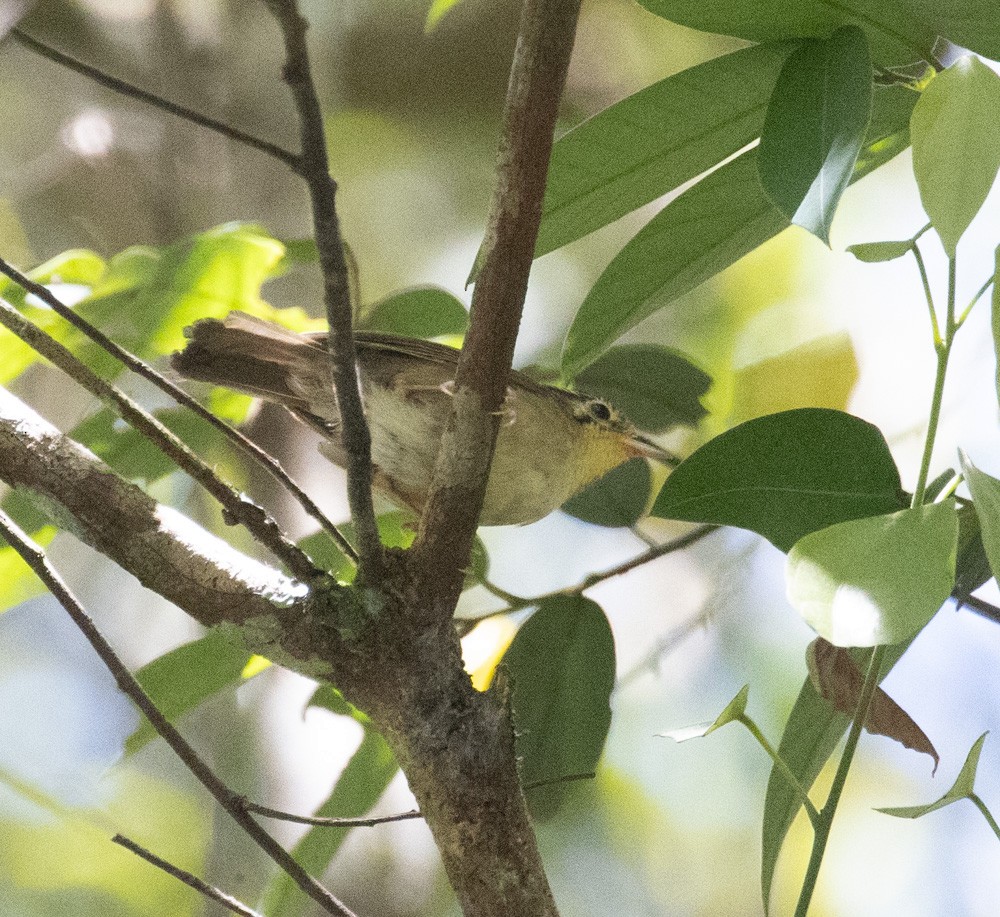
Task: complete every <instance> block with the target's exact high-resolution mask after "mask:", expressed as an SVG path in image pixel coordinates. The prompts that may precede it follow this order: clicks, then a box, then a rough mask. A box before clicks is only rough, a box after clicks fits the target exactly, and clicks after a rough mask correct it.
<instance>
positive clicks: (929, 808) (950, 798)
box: [875, 732, 989, 818]
mask: <svg viewBox="0 0 1000 917" xmlns="http://www.w3.org/2000/svg"><path fill="white" fill-rule="evenodd" d="M988 735H989V733H988V732H984V733H983V734H982V735H981V736H980V737H979V738H978V739H976V741H975V742H974V743H973V745H972V748H970V749H969V753H968V755H966V757H965V763H964V764H963V765H962V769H961V771H959V774H958V777H956V778H955V782H954V783H953V784H952V787H951V789H950V790H948V792H947V793H945V794H944V796H942V797H941V798H940V799H938V800H935V801H934V802H929V803H927V804H926V805H922V806H898V807H895V806H894V807H890V808H885V809H876V810H875V811H876V812H883V813H884V814H886V815H895V816H896V818H920V817H921V816H923V815H927V814H928V813H929V812H935V811H937V810H938V809H943V808H944V807H945V806H950V805H951V804H952V803H953V802H958V801H959V800H960V799H968V798H969V797H970V796H972V795H974V794H975V792H976V770H977V769H978V767H979V756H980V755H981V754H982V751H983V743H985V741H986V736H988Z"/></svg>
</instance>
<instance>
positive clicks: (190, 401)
mask: <svg viewBox="0 0 1000 917" xmlns="http://www.w3.org/2000/svg"><path fill="white" fill-rule="evenodd" d="M0 274H6V276H8V277H9V278H10V279H11V280H13V281H14V283H16V284H17V285H18V286H19V287H22V288H23V289H24V290H26V291H27V292H29V293H31V294H33V295H34V296H36V297H38V299H40V300H42V302H44V303H45V304H46V305H47V306H49V307H50V308H51V309H52V311H53V312H56V313H57V314H59V315H61V316H62V317H63V318H64V319H66V321H68V322H69V323H70V324H71V325H73V327H75V328H77V329H79V330H80V331H82V332H83V333H84V334H85V335H86V336H87V337H89V338H90V339H91V340H92V341H93V342H94V343H95V344H97V345H98V346H99V347H101V348H103V349H104V350H105V351H106V352H107V353H109V354H111V355H112V356H113V357H114V358H115V359H116V360H119V361H120V362H121V363H122V364H124V365H125V366H127V367H128V368H129V369H130V370H132V372H134V373H135V374H136V375H138V376H141V377H142V378H143V379H146V380H147V381H149V382H151V383H152V384H153V385H155V386H156V387H157V388H158V389H160V390H161V391H163V392H166V394H168V395H169V396H170V397H171V398H173V399H174V400H175V401H177V402H178V403H179V404H182V405H184V406H185V407H186V408H189V409H190V410H192V411H194V412H195V413H196V414H197V415H198V416H199V417H200V418H201V419H202V420H204V421H205V422H206V423H209V424H211V425H212V426H213V427H214V428H215V429H216V430H218V431H219V432H220V433H222V435H223V436H225V437H226V438H227V439H228V440H229V441H230V442H231V443H232V444H233V445H235V446H236V447H237V448H238V449H241V450H242V451H243V452H244V453H245V454H247V455H249V456H250V457H251V458H253V459H254V460H256V461H257V462H258V463H259V464H260V466H261V467H262V468H264V469H265V470H266V471H268V472H269V473H270V474H271V475H272V476H273V477H274V479H275V480H276V481H278V483H279V484H281V485H282V487H284V488H285V490H287V491H288V492H289V493H290V494H291V495H292V496H293V497H295V499H296V500H298V502H299V505H300V506H301V507H302V508H303V510H305V512H306V513H307V515H309V516H310V517H312V518H313V519H314V520H315V521H316V522H318V523H319V524H320V527H321V528H322V529H323V531H325V532H326V533H327V534H328V535H329V536H330V537H331V538H332V539H333V540H334V541H335V542H336V543H337V546H338V547H339V548H340V549H341V551H343V552H344V553H345V554H346V555H347V556H348V557H349V558H350V559H351V560H353V561H357V553H356V552H355V550H354V546H353V545H352V544H351V543H350V542H349V541H348V540H347V539H346V538H345V537H344V536H343V535H342V534H341V532H340V530H339V529H338V528H337V527H336V526H335V525H334V524H333V523H332V522H331V521H330V520H329V519H328V518H327V517H326V516H325V515H324V513H323V511H322V510H321V509H320V508H319V507H318V506H317V505H316V503H314V502H313V500H312V499H311V498H310V497H309V495H308V494H307V493H306V492H305V491H304V490H303V489H302V488H301V487H300V486H299V485H298V484H296V483H295V481H293V480H292V478H291V477H290V476H289V474H288V472H287V471H285V469H284V468H282V467H281V464H280V463H279V462H278V460H277V459H276V458H274V456H272V455H271V454H270V453H268V452H265V451H264V450H263V449H261V447H260V446H258V445H257V444H256V443H255V442H253V441H252V440H250V439H248V438H247V437H246V436H244V435H243V434H242V433H240V431H239V430H237V429H235V428H233V427H231V426H230V425H229V424H227V423H226V422H225V421H224V420H221V419H220V418H218V417H216V416H215V415H214V414H213V413H212V412H211V411H209V410H208V408H206V407H204V406H203V405H201V404H200V403H199V402H198V401H197V400H196V399H194V398H193V397H191V395H189V394H188V393H187V392H186V391H184V389H182V388H181V387H180V386H178V385H174V383H173V382H171V381H170V380H169V379H167V378H166V377H165V376H164V375H162V373H158V372H157V371H156V370H155V369H153V368H152V367H151V366H150V365H149V364H148V363H146V362H144V361H143V360H140V359H139V357H137V356H136V355H135V354H133V353H131V352H129V351H128V350H126V349H125V348H124V347H121V346H120V345H118V344H116V343H115V342H114V341H112V340H111V338H109V337H108V336H107V335H106V334H104V332H103V331H101V330H100V329H98V328H96V327H95V326H94V325H92V324H91V323H90V322H88V321H87V320H86V319H85V318H83V317H81V316H80V315H79V314H77V313H76V312H75V311H74V310H73V309H71V308H70V307H69V306H67V305H66V304H65V303H64V302H62V301H61V300H60V299H59V297H57V296H56V295H55V294H54V293H53V292H52V291H51V290H50V289H49V288H48V287H45V286H43V285H42V284H40V283H37V282H36V281H34V280H32V279H31V278H29V277H27V276H25V275H24V274H22V273H21V272H20V271H19V270H17V269H16V268H15V267H12V266H11V265H10V264H9V263H8V262H7V261H5V260H4V259H3V258H0Z"/></svg>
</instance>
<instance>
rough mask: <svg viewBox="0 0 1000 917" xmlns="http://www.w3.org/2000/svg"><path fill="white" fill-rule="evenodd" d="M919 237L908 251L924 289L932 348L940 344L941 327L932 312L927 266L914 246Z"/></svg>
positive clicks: (931, 295)
mask: <svg viewBox="0 0 1000 917" xmlns="http://www.w3.org/2000/svg"><path fill="white" fill-rule="evenodd" d="M925 228H926V227H925ZM919 236H920V233H917V235H916V236H915V237H914V240H913V241H914V244H913V245H912V247H911V248H910V251H911V252H913V257H914V259H916V262H917V270H918V271H919V272H920V282H921V283H922V284H923V287H924V299H925V300H926V301H927V312H928V314H929V315H930V319H931V331H932V332H933V334H934V346H935V347H938V346H940V344H941V326H940V324H939V323H938V318H937V312H936V311H935V310H934V295H933V294H932V293H931V282H930V280H929V279H928V277H927V265H926V264H924V256H923V254H921V252H920V248H919V247H918V246H917V244H916V239H917V238H919Z"/></svg>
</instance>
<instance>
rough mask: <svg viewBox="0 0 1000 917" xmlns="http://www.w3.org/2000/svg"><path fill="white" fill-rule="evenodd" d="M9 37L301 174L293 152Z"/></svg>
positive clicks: (26, 38)
mask: <svg viewBox="0 0 1000 917" xmlns="http://www.w3.org/2000/svg"><path fill="white" fill-rule="evenodd" d="M10 37H11V38H13V39H14V40H15V41H17V42H19V43H20V44H21V45H23V46H24V47H25V48H27V49H28V50H29V51H34V52H35V54H40V55H41V56H42V57H45V58H48V59H49V60H51V61H54V62H55V63H57V64H60V65H61V66H63V67H67V68H68V69H70V70H73V71H75V72H76V73H79V74H81V75H82V76H85V77H87V78H88V79H91V80H94V81H95V82H97V83H100V84H101V85H102V86H105V87H106V88H108V89H111V90H113V91H114V92H117V93H119V94H120V95H124V96H128V97H129V98H132V99H137V100H138V101H140V102H145V103H146V104H147V105H152V106H153V107H154V108H159V109H160V110H161V111H165V112H167V113H168V114H171V115H175V116H176V117H178V118H183V119H184V120H185V121H190V122H191V123H192V124H197V125H198V126H199V127H207V128H208V129H209V130H211V131H215V132H216V133H217V134H221V135H222V136H223V137H228V138H229V139H230V140H235V141H236V142H237V143H242V144H243V145H244V146H248V147H250V148H251V149H254V150H259V151H260V152H261V153H266V154H267V155H268V156H272V157H274V158H275V159H277V160H279V161H280V162H283V163H284V164H285V165H286V166H288V167H289V168H291V169H292V170H294V171H298V169H299V157H298V156H297V155H296V154H295V153H293V152H291V150H286V149H284V148H283V147H280V146H278V144H276V143H271V142H270V141H268V140H263V139H261V138H260V137H255V136H254V135H253V134H249V133H247V132H246V131H243V130H240V129H239V128H238V127H233V126H232V125H230V124H226V123H224V122H222V121H219V120H217V119H216V118H210V117H208V115H203V114H202V113H201V112H197V111H195V110H194V109H192V108H188V107H187V106H185V105H178V104H177V103H176V102H171V101H169V100H167V99H164V98H162V97H161V96H158V95H155V94H154V93H152V92H147V91H146V90H145V89H140V88H139V87H138V86H134V85H133V84H132V83H128V82H126V81H125V80H122V79H119V78H118V77H116V76H111V75H110V74H109V73H105V72H104V71H103V70H99V69H98V68H97V67H92V66H91V65H90V64H85V63H83V61H80V60H77V59H76V58H75V57H70V56H69V55H68V54H63V52H62V51H57V50H56V49H55V48H53V47H51V46H49V45H47V44H45V43H44V42H41V41H39V40H38V39H37V38H32V37H31V36H30V35H28V34H27V33H26V32H24V31H22V30H21V29H11V30H10Z"/></svg>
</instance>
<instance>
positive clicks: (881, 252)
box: [847, 239, 913, 264]
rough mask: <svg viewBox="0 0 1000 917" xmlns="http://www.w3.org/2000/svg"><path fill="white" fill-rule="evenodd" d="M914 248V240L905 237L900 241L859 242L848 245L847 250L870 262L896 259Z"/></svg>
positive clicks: (859, 258) (860, 259)
mask: <svg viewBox="0 0 1000 917" xmlns="http://www.w3.org/2000/svg"><path fill="white" fill-rule="evenodd" d="M912 248H913V242H912V241H911V240H910V239H904V240H902V241H900V242H859V243H858V244H857V245H848V246H847V250H848V251H849V252H850V253H851V254H852V255H854V257H855V258H857V259H858V261H865V262H867V263H868V264H876V263H878V262H881V261H895V260H896V259H897V258H902V257H903V255H905V254H906V253H907V252H909V251H910V249H912Z"/></svg>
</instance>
